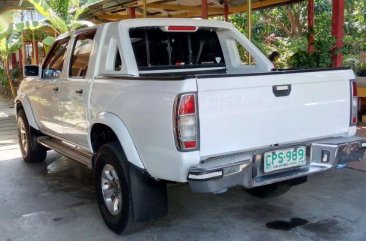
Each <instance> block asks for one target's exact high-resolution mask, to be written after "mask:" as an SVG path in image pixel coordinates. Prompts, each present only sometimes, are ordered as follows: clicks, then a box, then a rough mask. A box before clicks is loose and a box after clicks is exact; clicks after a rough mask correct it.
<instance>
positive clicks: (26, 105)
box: [14, 94, 39, 130]
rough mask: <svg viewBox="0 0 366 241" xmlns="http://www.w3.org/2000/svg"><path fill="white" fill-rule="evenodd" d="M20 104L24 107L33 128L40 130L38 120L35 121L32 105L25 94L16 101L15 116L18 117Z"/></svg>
mask: <svg viewBox="0 0 366 241" xmlns="http://www.w3.org/2000/svg"><path fill="white" fill-rule="evenodd" d="M18 103H20V104H21V105H22V107H23V110H24V112H25V116H26V117H27V120H28V123H29V125H30V126H31V127H33V128H34V129H36V130H39V127H38V125H37V123H36V120H35V119H34V115H33V111H32V107H31V105H30V102H29V100H28V97H27V96H26V95H25V94H20V95H18V96H17V97H16V98H15V100H14V105H15V106H14V107H15V108H14V109H15V115H18V110H19V105H18Z"/></svg>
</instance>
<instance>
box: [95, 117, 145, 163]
mask: <svg viewBox="0 0 366 241" xmlns="http://www.w3.org/2000/svg"><path fill="white" fill-rule="evenodd" d="M95 124H103V125H106V126H108V127H109V128H111V129H112V131H113V132H114V133H115V134H116V136H117V138H118V140H119V142H120V144H121V145H122V148H123V150H124V152H125V154H126V157H127V160H128V161H129V162H130V163H132V164H134V165H135V166H137V167H139V168H141V169H145V166H144V164H143V163H142V161H141V158H140V156H139V154H138V152H137V149H136V146H135V144H134V142H133V140H132V137H131V135H130V132H129V131H128V129H127V127H126V125H125V124H124V123H123V121H122V120H121V119H120V118H119V117H118V116H117V115H115V114H113V113H110V112H102V113H99V114H98V115H97V118H96V119H94V120H93V121H92V122H91V123H90V125H89V126H90V127H89V130H88V132H89V133H88V136H89V138H88V142H89V146H90V147H91V148H92V143H91V138H90V137H91V131H92V129H93V126H94V125H95Z"/></svg>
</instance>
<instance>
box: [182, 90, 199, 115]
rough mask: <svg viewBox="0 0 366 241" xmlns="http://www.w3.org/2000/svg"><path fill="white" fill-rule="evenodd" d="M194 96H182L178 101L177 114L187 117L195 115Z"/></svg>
mask: <svg viewBox="0 0 366 241" xmlns="http://www.w3.org/2000/svg"><path fill="white" fill-rule="evenodd" d="M195 98H196V97H195V95H182V96H181V99H180V101H179V107H178V114H179V115H189V114H195V113H196V99H195Z"/></svg>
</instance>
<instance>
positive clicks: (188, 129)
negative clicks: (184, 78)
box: [174, 93, 199, 151]
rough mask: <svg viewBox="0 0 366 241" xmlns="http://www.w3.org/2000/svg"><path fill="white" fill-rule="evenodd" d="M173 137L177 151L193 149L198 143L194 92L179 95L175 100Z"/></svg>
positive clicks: (195, 148)
mask: <svg viewBox="0 0 366 241" xmlns="http://www.w3.org/2000/svg"><path fill="white" fill-rule="evenodd" d="M174 117H175V120H174V123H175V138H176V144H177V148H178V150H179V151H193V150H197V149H198V147H199V143H198V133H199V130H198V111H197V95H196V94H195V93H190V94H182V95H179V96H178V97H177V99H176V101H175V113H174Z"/></svg>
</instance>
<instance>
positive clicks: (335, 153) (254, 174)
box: [187, 137, 366, 193]
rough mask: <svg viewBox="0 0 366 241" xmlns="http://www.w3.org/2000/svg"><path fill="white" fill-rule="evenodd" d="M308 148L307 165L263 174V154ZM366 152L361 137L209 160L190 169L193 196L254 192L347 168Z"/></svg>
mask: <svg viewBox="0 0 366 241" xmlns="http://www.w3.org/2000/svg"><path fill="white" fill-rule="evenodd" d="M304 145H305V146H306V156H307V158H306V159H307V164H306V165H304V166H301V167H294V168H289V169H285V170H281V171H276V172H273V173H268V174H266V173H264V172H263V161H262V160H263V154H264V153H265V152H267V151H271V150H276V149H285V148H288V147H294V146H304ZM365 150H366V139H365V138H361V137H346V138H344V137H341V138H327V139H322V140H317V141H311V142H305V143H304V142H302V143H296V144H293V145H288V146H281V147H271V148H265V149H259V150H254V151H250V152H244V153H238V154H232V155H225V156H220V157H214V158H209V159H208V160H206V161H205V162H204V163H201V164H199V165H197V166H193V167H191V168H190V169H189V173H188V178H187V179H188V182H189V185H190V187H191V189H192V191H193V192H205V193H215V192H221V191H223V190H226V189H227V188H229V187H233V186H238V185H239V186H243V187H245V188H253V187H258V186H264V185H268V184H272V183H277V182H281V181H286V180H292V179H295V178H299V177H304V176H308V175H312V174H315V173H321V172H324V171H327V170H330V169H332V168H335V167H344V166H346V165H347V162H348V161H360V160H362V158H363V155H364V153H365Z"/></svg>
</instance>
